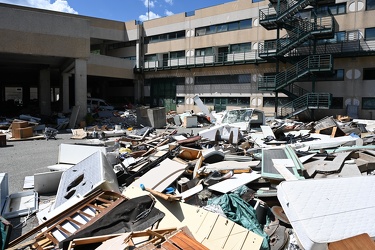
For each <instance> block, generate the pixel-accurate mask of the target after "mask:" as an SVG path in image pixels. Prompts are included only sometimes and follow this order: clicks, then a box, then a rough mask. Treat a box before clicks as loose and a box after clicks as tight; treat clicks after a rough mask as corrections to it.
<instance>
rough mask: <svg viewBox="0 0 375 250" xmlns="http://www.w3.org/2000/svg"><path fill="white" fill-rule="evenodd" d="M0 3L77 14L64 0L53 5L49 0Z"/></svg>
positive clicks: (17, 0) (21, 0) (13, 0)
mask: <svg viewBox="0 0 375 250" xmlns="http://www.w3.org/2000/svg"><path fill="white" fill-rule="evenodd" d="M0 2H1V3H8V4H14V5H22V6H27V7H32V8H38V9H46V10H54V11H59V12H66V13H72V14H78V12H77V11H75V10H74V9H73V8H72V7H70V6H69V3H68V1H66V0H56V1H54V2H53V3H51V2H50V0H0Z"/></svg>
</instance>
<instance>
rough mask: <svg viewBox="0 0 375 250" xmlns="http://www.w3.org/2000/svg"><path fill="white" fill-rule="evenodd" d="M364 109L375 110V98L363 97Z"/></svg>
mask: <svg viewBox="0 0 375 250" xmlns="http://www.w3.org/2000/svg"><path fill="white" fill-rule="evenodd" d="M362 109H375V97H363V98H362Z"/></svg>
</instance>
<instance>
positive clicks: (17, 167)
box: [0, 127, 202, 194]
mask: <svg viewBox="0 0 375 250" xmlns="http://www.w3.org/2000/svg"><path fill="white" fill-rule="evenodd" d="M172 129H174V128H170V129H169V130H172ZM175 129H177V130H178V132H179V133H189V134H190V133H192V134H194V135H197V134H198V132H199V131H200V130H202V128H182V127H176V128H175ZM157 131H158V132H160V131H164V130H162V129H160V130H157ZM71 136H72V134H71V133H70V132H66V131H60V132H59V133H58V134H57V136H56V140H54V139H50V140H45V139H42V140H24V141H8V142H7V146H6V147H0V172H1V173H8V176H9V193H10V194H12V193H16V192H20V191H22V190H23V185H24V179H25V177H26V176H33V175H34V174H35V173H43V172H48V171H49V169H48V168H47V166H50V165H53V164H56V163H57V161H58V150H59V145H60V144H61V143H83V141H85V140H73V139H70V137H71Z"/></svg>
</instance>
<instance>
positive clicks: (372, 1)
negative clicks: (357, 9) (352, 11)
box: [366, 0, 375, 10]
mask: <svg viewBox="0 0 375 250" xmlns="http://www.w3.org/2000/svg"><path fill="white" fill-rule="evenodd" d="M366 10H375V0H366Z"/></svg>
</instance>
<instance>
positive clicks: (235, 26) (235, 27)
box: [228, 22, 240, 31]
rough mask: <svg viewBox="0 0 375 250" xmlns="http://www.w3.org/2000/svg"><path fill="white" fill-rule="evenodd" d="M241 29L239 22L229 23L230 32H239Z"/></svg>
mask: <svg viewBox="0 0 375 250" xmlns="http://www.w3.org/2000/svg"><path fill="white" fill-rule="evenodd" d="M239 28H240V24H239V22H233V23H228V31H232V30H238V29H239Z"/></svg>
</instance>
